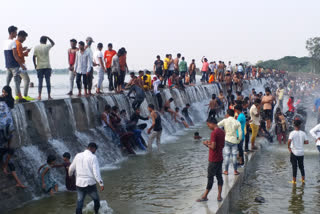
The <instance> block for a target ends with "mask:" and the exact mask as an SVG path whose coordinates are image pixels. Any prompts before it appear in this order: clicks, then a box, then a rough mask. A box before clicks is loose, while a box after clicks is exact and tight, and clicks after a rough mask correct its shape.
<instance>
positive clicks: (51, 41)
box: [47, 36, 55, 47]
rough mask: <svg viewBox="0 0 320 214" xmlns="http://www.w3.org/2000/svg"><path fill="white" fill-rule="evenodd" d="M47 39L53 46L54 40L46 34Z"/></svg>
mask: <svg viewBox="0 0 320 214" xmlns="http://www.w3.org/2000/svg"><path fill="white" fill-rule="evenodd" d="M47 39H48V40H49V42H50V44H51V46H52V47H53V46H54V45H55V43H54V41H53V40H52V39H51V38H49V37H48V36H47Z"/></svg>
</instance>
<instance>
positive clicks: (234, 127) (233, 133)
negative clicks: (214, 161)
mask: <svg viewBox="0 0 320 214" xmlns="http://www.w3.org/2000/svg"><path fill="white" fill-rule="evenodd" d="M218 126H219V127H223V128H224V131H225V133H226V136H225V145H224V149H223V155H224V158H223V159H224V161H225V165H224V169H225V170H224V172H223V173H224V174H225V175H228V169H229V159H230V155H232V163H233V168H234V174H235V175H239V174H240V173H239V172H238V171H237V154H238V144H239V143H240V139H242V134H243V133H242V130H241V124H240V122H239V121H237V120H236V119H235V118H234V110H232V109H228V111H227V118H226V119H223V120H222V121H220V122H219V123H218ZM237 131H238V136H237Z"/></svg>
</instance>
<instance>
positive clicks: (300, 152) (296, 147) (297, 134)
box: [288, 120, 309, 184]
mask: <svg viewBox="0 0 320 214" xmlns="http://www.w3.org/2000/svg"><path fill="white" fill-rule="evenodd" d="M300 125H301V121H300V120H295V121H294V131H292V132H291V133H290V135H289V140H288V149H289V152H290V162H291V164H292V173H293V178H292V181H290V183H293V184H296V183H297V168H298V166H299V169H300V172H301V182H302V183H304V181H305V173H304V165H303V158H304V149H303V144H308V143H309V142H308V140H307V136H306V133H304V132H303V131H301V130H300Z"/></svg>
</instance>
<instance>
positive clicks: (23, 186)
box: [16, 184, 27, 189]
mask: <svg viewBox="0 0 320 214" xmlns="http://www.w3.org/2000/svg"><path fill="white" fill-rule="evenodd" d="M16 187H20V188H23V189H24V188H27V187H26V186H25V185H23V184H16Z"/></svg>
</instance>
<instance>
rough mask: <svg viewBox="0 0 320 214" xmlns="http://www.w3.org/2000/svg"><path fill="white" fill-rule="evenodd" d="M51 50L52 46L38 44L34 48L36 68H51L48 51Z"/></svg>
mask: <svg viewBox="0 0 320 214" xmlns="http://www.w3.org/2000/svg"><path fill="white" fill-rule="evenodd" d="M51 48H52V44H40V45H37V46H36V47H35V48H34V56H36V57H37V68H36V69H46V68H51V66H50V59H49V51H50V49H51Z"/></svg>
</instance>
